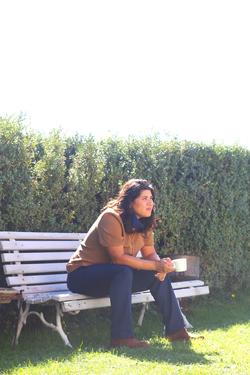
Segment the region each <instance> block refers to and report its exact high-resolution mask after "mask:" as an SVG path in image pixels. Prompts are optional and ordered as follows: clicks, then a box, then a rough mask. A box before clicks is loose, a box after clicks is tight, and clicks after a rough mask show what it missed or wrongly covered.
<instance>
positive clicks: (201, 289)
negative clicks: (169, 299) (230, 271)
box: [174, 286, 209, 298]
mask: <svg viewBox="0 0 250 375" xmlns="http://www.w3.org/2000/svg"><path fill="white" fill-rule="evenodd" d="M174 293H175V295H176V298H183V297H195V296H200V295H204V294H209V287H208V286H198V287H196V288H185V289H176V290H175V291H174Z"/></svg>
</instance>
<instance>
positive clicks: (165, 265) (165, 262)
mask: <svg viewBox="0 0 250 375" xmlns="http://www.w3.org/2000/svg"><path fill="white" fill-rule="evenodd" d="M155 266H156V271H157V272H160V273H162V272H163V273H165V274H167V273H170V272H173V271H174V264H173V262H172V260H171V259H170V258H163V259H160V260H157V261H156V262H155Z"/></svg>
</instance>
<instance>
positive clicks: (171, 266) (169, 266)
mask: <svg viewBox="0 0 250 375" xmlns="http://www.w3.org/2000/svg"><path fill="white" fill-rule="evenodd" d="M162 260H163V261H164V263H165V265H166V268H165V272H166V273H170V272H174V271H175V267H174V263H173V261H172V259H171V258H163V259H162Z"/></svg>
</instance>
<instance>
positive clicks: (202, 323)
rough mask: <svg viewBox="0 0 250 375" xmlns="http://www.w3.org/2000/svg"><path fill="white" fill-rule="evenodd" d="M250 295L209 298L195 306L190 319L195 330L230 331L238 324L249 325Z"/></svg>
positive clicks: (227, 295) (240, 294) (241, 294)
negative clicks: (229, 329)
mask: <svg viewBox="0 0 250 375" xmlns="http://www.w3.org/2000/svg"><path fill="white" fill-rule="evenodd" d="M249 311H250V296H249V295H248V293H239V294H230V293H228V294H226V293H225V294H221V295H220V296H218V295H217V296H216V299H215V298H214V296H208V297H207V298H206V299H205V298H204V299H203V301H199V302H198V303H196V304H194V307H193V308H192V311H191V313H190V314H188V315H187V316H188V318H189V319H190V321H191V323H192V324H193V326H194V328H195V330H203V329H206V330H216V329H218V328H220V329H228V328H230V327H232V326H234V325H236V324H249V322H250V320H249Z"/></svg>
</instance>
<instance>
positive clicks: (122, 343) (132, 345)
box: [110, 337, 149, 348]
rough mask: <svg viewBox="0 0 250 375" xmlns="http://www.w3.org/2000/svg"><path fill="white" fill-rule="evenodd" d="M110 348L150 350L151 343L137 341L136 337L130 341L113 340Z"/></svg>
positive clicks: (129, 339)
mask: <svg viewBox="0 0 250 375" xmlns="http://www.w3.org/2000/svg"><path fill="white" fill-rule="evenodd" d="M110 346H111V347H112V348H116V347H119V346H127V347H129V348H148V347H149V343H148V342H147V341H142V340H137V339H136V338H134V337H130V338H128V339H114V340H111V344H110Z"/></svg>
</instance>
